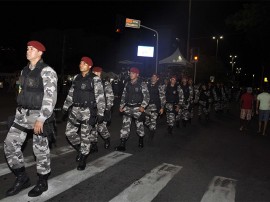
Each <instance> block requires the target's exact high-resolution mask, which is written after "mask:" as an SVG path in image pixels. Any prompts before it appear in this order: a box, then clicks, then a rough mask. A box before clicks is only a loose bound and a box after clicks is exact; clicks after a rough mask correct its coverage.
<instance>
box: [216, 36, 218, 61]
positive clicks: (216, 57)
mask: <svg viewBox="0 0 270 202" xmlns="http://www.w3.org/2000/svg"><path fill="white" fill-rule="evenodd" d="M217 55H218V39H217V47H216V60H217Z"/></svg>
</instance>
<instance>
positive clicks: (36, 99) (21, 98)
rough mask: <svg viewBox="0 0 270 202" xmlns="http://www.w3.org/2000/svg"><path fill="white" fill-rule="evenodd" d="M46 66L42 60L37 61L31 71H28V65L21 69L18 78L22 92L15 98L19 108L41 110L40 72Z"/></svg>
mask: <svg viewBox="0 0 270 202" xmlns="http://www.w3.org/2000/svg"><path fill="white" fill-rule="evenodd" d="M46 66H48V65H47V64H45V63H44V62H43V60H39V61H38V63H37V64H36V67H35V68H34V69H33V70H31V69H29V65H27V66H26V67H24V68H23V71H22V75H21V76H20V85H21V88H22V90H21V92H20V93H19V94H18V97H17V103H18V105H19V106H21V107H23V108H25V109H30V110H40V109H41V106H42V100H43V96H44V86H43V80H42V77H41V71H42V69H43V68H44V67H46Z"/></svg>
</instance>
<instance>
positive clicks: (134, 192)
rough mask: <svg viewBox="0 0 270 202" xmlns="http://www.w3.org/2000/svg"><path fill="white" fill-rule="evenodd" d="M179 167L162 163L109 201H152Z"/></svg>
mask: <svg viewBox="0 0 270 202" xmlns="http://www.w3.org/2000/svg"><path fill="white" fill-rule="evenodd" d="M181 168H182V167H181V166H176V165H172V164H167V163H163V164H161V165H159V166H158V167H156V168H154V169H153V170H151V172H150V173H147V174H146V175H145V176H144V177H142V178H141V179H140V180H137V181H135V182H134V183H133V184H131V185H130V186H129V187H128V188H126V189H125V190H124V191H123V192H121V193H120V194H119V195H117V196H116V197H114V198H113V199H112V200H110V202H120V201H121V202H122V201H123V202H149V201H152V200H153V199H154V198H155V197H156V196H157V194H158V193H159V192H160V191H161V190H162V189H163V188H164V187H165V186H166V185H167V183H168V182H169V181H170V180H171V179H172V178H173V176H174V175H175V174H177V173H178V172H179V171H180V170H181Z"/></svg>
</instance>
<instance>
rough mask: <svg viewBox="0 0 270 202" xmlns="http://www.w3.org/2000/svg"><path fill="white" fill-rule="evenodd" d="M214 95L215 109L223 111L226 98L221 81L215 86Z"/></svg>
mask: <svg viewBox="0 0 270 202" xmlns="http://www.w3.org/2000/svg"><path fill="white" fill-rule="evenodd" d="M213 96H214V109H215V112H221V111H223V107H224V100H225V98H226V96H225V91H224V89H223V88H222V87H221V85H220V83H217V84H216V85H215V87H214V88H213Z"/></svg>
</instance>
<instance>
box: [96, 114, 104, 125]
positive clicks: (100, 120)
mask: <svg viewBox="0 0 270 202" xmlns="http://www.w3.org/2000/svg"><path fill="white" fill-rule="evenodd" d="M103 121H104V116H100V115H97V123H98V124H101V123H102V122H103Z"/></svg>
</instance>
